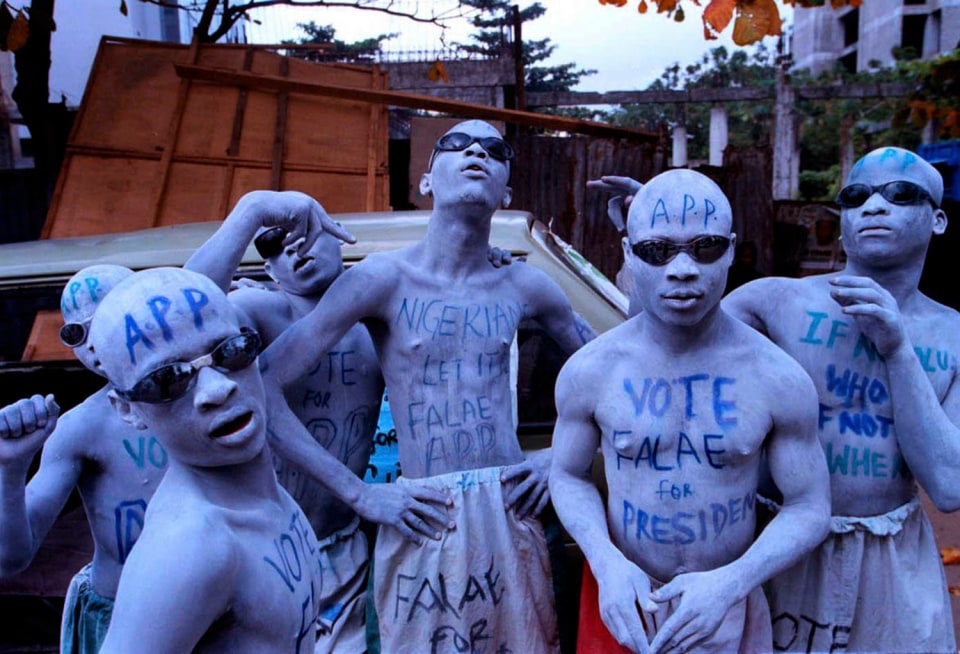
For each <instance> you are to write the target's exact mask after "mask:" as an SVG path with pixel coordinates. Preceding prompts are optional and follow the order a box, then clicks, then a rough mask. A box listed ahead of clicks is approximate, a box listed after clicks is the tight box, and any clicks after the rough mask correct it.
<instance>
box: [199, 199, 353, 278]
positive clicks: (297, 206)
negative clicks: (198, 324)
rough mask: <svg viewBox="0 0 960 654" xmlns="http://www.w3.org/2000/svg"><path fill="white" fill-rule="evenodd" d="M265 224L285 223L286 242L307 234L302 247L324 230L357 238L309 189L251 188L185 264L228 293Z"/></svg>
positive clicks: (280, 225) (306, 246) (344, 238)
mask: <svg viewBox="0 0 960 654" xmlns="http://www.w3.org/2000/svg"><path fill="white" fill-rule="evenodd" d="M261 227H282V228H283V229H285V230H286V231H287V232H289V234H288V235H287V238H286V239H285V240H284V245H287V244H290V243H293V242H295V241H296V240H298V239H299V238H301V237H305V239H306V240H305V241H304V243H303V245H301V246H300V248H301V250H306V249H307V248H309V247H310V246H311V245H313V242H314V241H315V240H317V236H319V235H320V234H321V233H323V232H324V231H326V232H328V233H330V234H333V235H334V236H336V237H337V238H339V239H341V240H343V241H347V242H348V243H353V242H354V241H355V240H356V239H354V238H353V236H352V235H351V234H350V233H349V232H347V231H345V230H344V229H343V228H342V227H341V226H340V225H338V224H337V223H336V222H335V221H334V220H333V219H332V218H330V216H328V215H327V212H326V211H324V209H323V207H322V206H320V203H319V202H317V201H316V200H314V199H313V198H311V197H310V196H309V195H306V194H305V193H300V192H298V191H251V192H249V193H247V194H246V195H244V196H243V197H242V198H240V200H239V201H238V202H237V204H236V206H234V208H233V210H232V211H231V212H230V214H229V215H228V216H227V217H226V218H225V219H224V221H223V224H222V225H221V226H220V228H219V229H218V230H217V231H216V232H215V233H214V234H213V236H211V237H210V238H209V239H208V240H207V242H206V243H204V244H203V245H201V246H200V247H199V248H198V249H197V251H196V252H194V254H193V256H191V257H190V259H188V260H187V262H186V263H185V264H184V265H183V267H184V268H186V269H187V270H193V271H195V272H199V273H202V274H204V275H206V276H207V277H209V278H210V279H212V280H213V281H214V283H215V284H216V285H217V286H219V287H220V288H221V289H222V290H223V292H224V293H226V292H227V291H228V290H229V289H230V281H231V280H232V279H233V273H234V272H235V271H236V269H237V266H239V265H240V262H241V261H242V260H243V255H244V253H245V252H246V251H247V246H249V245H250V241H252V240H253V237H254V235H255V234H256V233H257V230H258V229H260V228H261Z"/></svg>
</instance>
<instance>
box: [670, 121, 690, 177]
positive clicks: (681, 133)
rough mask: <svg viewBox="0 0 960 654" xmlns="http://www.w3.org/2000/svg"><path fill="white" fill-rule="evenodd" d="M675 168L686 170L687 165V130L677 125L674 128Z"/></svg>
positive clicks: (673, 162)
mask: <svg viewBox="0 0 960 654" xmlns="http://www.w3.org/2000/svg"><path fill="white" fill-rule="evenodd" d="M671 163H672V164H673V167H674V168H684V167H685V166H686V165H687V128H686V127H685V126H684V125H676V126H674V128H673V161H672V162H671Z"/></svg>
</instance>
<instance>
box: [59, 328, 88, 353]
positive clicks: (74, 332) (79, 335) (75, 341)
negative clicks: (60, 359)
mask: <svg viewBox="0 0 960 654" xmlns="http://www.w3.org/2000/svg"><path fill="white" fill-rule="evenodd" d="M86 340H87V325H86V324H85V323H82V322H68V323H67V324H65V325H64V326H63V327H61V328H60V342H61V343H63V344H64V345H66V346H67V347H79V346H81V345H83V344H84V342H86Z"/></svg>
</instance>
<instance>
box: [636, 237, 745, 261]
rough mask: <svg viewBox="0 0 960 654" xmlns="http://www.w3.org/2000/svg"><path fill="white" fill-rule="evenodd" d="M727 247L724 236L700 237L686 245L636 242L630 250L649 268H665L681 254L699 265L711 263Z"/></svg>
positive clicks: (665, 242)
mask: <svg viewBox="0 0 960 654" xmlns="http://www.w3.org/2000/svg"><path fill="white" fill-rule="evenodd" d="M729 247H730V239H729V238H728V237H726V236H700V237H697V238H695V239H693V240H692V241H687V242H686V243H675V242H673V241H663V240H660V239H651V240H649V241H638V242H636V243H633V244H632V245H631V246H630V249H631V250H633V253H634V254H635V255H637V256H638V257H640V258H641V259H642V260H644V261H646V262H647V263H649V264H650V265H651V266H665V265H667V264H668V263H670V262H671V261H673V260H674V259H676V258H677V255H678V254H680V253H681V252H686V253H687V254H688V255H689V256H690V257H691V258H692V259H693V260H694V261H697V262H699V263H713V262H714V261H716V260H717V259H719V258H720V257H722V256H723V254H724V252H726V251H727V248H729Z"/></svg>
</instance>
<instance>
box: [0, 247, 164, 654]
mask: <svg viewBox="0 0 960 654" xmlns="http://www.w3.org/2000/svg"><path fill="white" fill-rule="evenodd" d="M130 274H132V271H131V270H129V269H127V268H123V267H121V266H113V265H98V266H90V267H88V268H84V269H83V270H81V271H80V272H78V273H77V274H76V275H74V276H73V277H72V278H71V279H70V280H69V281H68V282H67V285H66V286H65V287H64V290H63V295H62V298H61V302H60V309H61V312H62V313H63V319H64V321H65V323H66V324H65V325H64V328H63V329H62V330H61V340H63V341H64V344H66V345H68V346H71V347H72V348H73V352H74V355H75V356H76V357H77V359H78V360H79V361H80V362H81V363H83V365H84V366H86V367H87V368H88V369H89V370H92V371H93V372H98V373H100V371H99V370H98V369H97V368H96V366H95V365H94V356H93V354H92V352H91V351H90V349H89V343H88V342H87V333H88V329H89V325H90V320H91V318H92V316H93V312H94V310H95V309H96V308H97V305H98V304H99V303H100V302H101V301H102V300H103V298H104V297H105V296H106V294H107V293H108V292H109V291H110V290H111V289H112V288H113V287H114V286H115V285H116V284H117V283H119V282H120V281H121V280H123V279H125V278H126V277H127V276H129V275H130ZM101 374H102V373H101ZM107 391H108V388H107V387H104V388H102V389H101V390H99V391H97V392H96V393H94V394H93V395H91V396H90V397H88V398H87V399H86V400H84V401H83V402H82V403H81V404H79V405H78V406H76V407H75V408H73V409H71V410H70V411H68V412H66V413H65V414H63V415H62V416H59V418H58V417H57V416H58V414H59V409H58V408H57V406H56V403H55V401H54V398H53V396H49V395H48V396H47V397H46V398H44V397H43V396H40V395H35V396H34V397H32V398H30V399H24V400H20V401H19V402H16V403H14V404H12V405H10V406H7V407H4V408H3V409H2V410H0V511H2V515H0V571H2V573H3V574H4V575H6V574H13V573H16V572H19V571H20V570H23V569H24V568H26V567H27V566H28V565H29V564H30V562H31V561H32V560H33V557H34V555H35V554H36V552H37V549H38V548H39V547H40V544H41V543H42V542H43V539H44V538H45V537H46V535H47V533H48V532H49V531H50V528H51V527H52V526H53V523H54V521H55V520H56V518H57V515H59V513H60V511H61V509H62V508H63V506H64V504H65V503H66V501H67V499H68V498H69V496H70V493H71V491H72V490H73V489H74V488H77V489H78V490H79V492H80V499H81V500H82V501H83V507H84V510H85V512H86V514H87V520H88V521H89V523H90V531H91V534H92V535H93V545H94V552H93V561H92V562H91V563H90V564H89V565H87V566H85V567H84V568H83V569H82V570H81V571H80V572H78V573H77V575H76V576H75V577H74V579H73V581H72V582H71V583H70V588H69V590H68V591H67V597H66V601H65V604H64V611H63V628H62V633H61V637H60V650H61V652H64V653H70V652H96V651H97V650H98V649H99V647H100V643H101V642H102V640H103V636H104V635H105V634H106V631H107V626H108V625H109V624H110V614H111V611H112V608H113V598H114V597H115V596H116V592H117V583H118V581H119V580H120V571H121V570H122V568H123V564H124V561H125V560H126V558H127V556H128V555H129V554H130V548H131V547H133V544H134V543H135V542H136V540H137V537H138V536H139V534H140V529H141V528H142V527H143V514H144V512H145V511H146V508H147V502H148V501H149V500H150V497H151V495H153V491H154V489H155V488H156V487H157V484H158V483H159V481H160V479H161V477H162V476H163V473H164V471H165V470H166V467H167V452H166V450H165V449H164V447H163V445H162V444H161V442H160V441H159V440H158V439H157V437H156V436H155V435H154V434H153V432H151V431H149V430H147V431H144V430H139V429H136V428H134V427H133V426H131V425H128V424H126V423H125V422H123V421H122V420H120V418H119V416H117V415H116V414H115V413H114V412H113V411H112V410H111V408H110V401H109V400H108V399H107ZM41 446H42V447H43V454H42V455H41V459H40V467H39V469H38V470H37V472H36V473H35V474H34V475H33V477H31V479H30V481H29V483H27V481H26V475H27V470H28V467H29V465H30V462H31V461H32V460H33V457H34V455H35V454H36V452H37V451H38V450H39V449H40V448H41Z"/></svg>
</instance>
